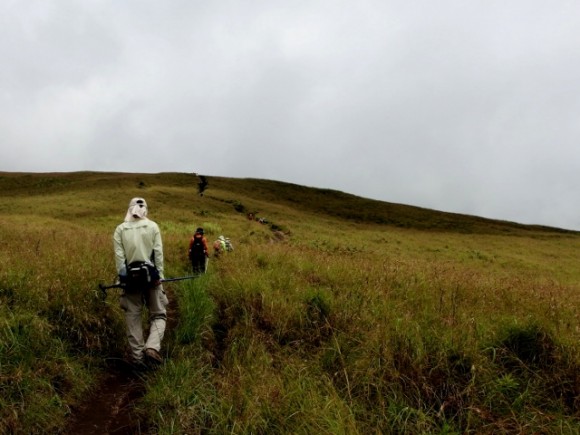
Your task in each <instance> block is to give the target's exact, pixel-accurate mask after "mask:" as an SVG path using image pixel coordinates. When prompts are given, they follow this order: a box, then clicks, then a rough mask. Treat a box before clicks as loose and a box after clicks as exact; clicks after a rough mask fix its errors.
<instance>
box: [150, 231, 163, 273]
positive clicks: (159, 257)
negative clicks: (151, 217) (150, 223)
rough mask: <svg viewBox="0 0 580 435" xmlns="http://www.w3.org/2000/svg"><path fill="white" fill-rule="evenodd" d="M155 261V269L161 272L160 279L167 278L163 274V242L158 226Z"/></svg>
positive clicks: (154, 248) (154, 244)
mask: <svg viewBox="0 0 580 435" xmlns="http://www.w3.org/2000/svg"><path fill="white" fill-rule="evenodd" d="M153 259H154V262H155V267H156V268H157V270H158V271H159V277H160V278H161V279H164V278H165V275H164V274H163V242H162V241H161V232H160V231H159V227H157V226H156V228H155V234H154V237H153Z"/></svg>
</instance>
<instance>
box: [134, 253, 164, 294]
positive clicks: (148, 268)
mask: <svg viewBox="0 0 580 435" xmlns="http://www.w3.org/2000/svg"><path fill="white" fill-rule="evenodd" d="M126 280H127V281H126V284H127V290H128V291H132V292H134V291H147V290H149V289H151V288H153V287H155V286H156V285H157V284H158V282H159V271H158V270H157V268H156V267H155V266H154V265H153V264H151V263H148V262H145V261H134V262H133V263H131V264H129V265H128V266H127V277H126Z"/></svg>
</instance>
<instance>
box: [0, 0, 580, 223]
mask: <svg viewBox="0 0 580 435" xmlns="http://www.w3.org/2000/svg"><path fill="white" fill-rule="evenodd" d="M579 23H580V2H578V1H577V0H569V1H566V0H552V1H549V2H548V1H545V0H510V1H503V0H502V1H499V0H438V1H432V0H417V1H412V0H356V1H355V0H351V1H346V0H286V1H281V0H261V1H258V0H246V1H233V0H221V1H207V0H203V1H200V0H167V1H152V0H138V1H137V0H124V1H113V0H82V1H81V0H31V1H26V2H22V1H18V0H0V57H1V59H2V67H1V68H0V171H10V172H16V171H18V172H49V171H50V172H52V171H59V172H69V171H79V170H95V171H120V172H164V171H176V172H199V173H202V174H206V175H219V176H228V177H253V178H266V179H273V180H280V181H288V182H292V183H297V184H302V185H306V186H314V187H322V188H331V189H336V190H341V191H345V192H349V193H353V194H356V195H360V196H364V197H367V198H375V199H380V200H384V201H389V202H397V203H403V204H410V205H417V206H422V207H428V208H432V209H437V210H443V211H450V212H458V213H467V214H473V215H478V216H484V217H490V218H497V219H505V220H510V221H515V222H521V223H534V224H544V225H550V226H556V227H562V228H569V229H577V230H580V144H579V143H578V142H579V139H580V25H579Z"/></svg>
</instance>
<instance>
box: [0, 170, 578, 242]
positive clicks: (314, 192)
mask: <svg viewBox="0 0 580 435" xmlns="http://www.w3.org/2000/svg"><path fill="white" fill-rule="evenodd" d="M208 179H209V187H208V188H207V190H206V193H205V195H206V197H207V198H210V199H218V200H221V201H224V202H227V201H229V202H230V203H232V204H233V203H240V201H241V200H246V201H249V202H250V203H251V204H252V205H253V206H254V208H260V209H261V212H262V213H269V211H268V205H270V204H276V205H278V206H285V207H288V208H290V209H297V210H299V211H300V212H301V213H313V214H316V215H320V216H328V217H330V218H338V219H343V220H349V221H352V222H355V223H368V224H381V225H391V226H395V227H400V228H414V229H420V230H430V231H445V232H458V233H480V234H522V233H530V232H545V233H574V231H570V230H564V229H559V228H553V227H546V226H540V225H523V224H518V223H514V222H508V221H501V220H494V219H486V218H481V217H477V216H471V215H464V214H457V213H447V212H441V211H437V210H430V209H425V208H420V207H415V206H411V205H403V204H395V203H389V202H384V201H377V200H372V199H366V198H362V197H358V196H355V195H351V194H347V193H343V192H340V191H336V190H328V189H319V188H313V187H305V186H300V185H296V184H291V183H285V182H280V181H271V180H261V179H252V178H246V179H236V178H227V177H208ZM198 181H199V180H198V178H197V176H196V175H195V174H183V173H159V174H127V173H99V172H76V173H40V174H20V173H2V172H0V192H2V193H0V195H1V196H4V197H15V196H22V195H28V196H30V195H55V194H58V193H59V192H68V193H70V192H78V193H79V194H80V193H82V194H84V195H85V196H86V194H87V193H88V192H91V191H92V190H98V191H106V190H111V189H113V190H116V191H118V190H119V189H121V188H123V187H124V188H126V189H127V190H133V191H136V192H139V191H143V192H144V191H146V190H144V189H147V187H151V186H160V185H161V186H166V187H169V188H186V189H188V190H189V191H190V193H193V192H194V191H195V189H196V187H197V183H198ZM152 193H153V198H159V200H160V202H161V203H165V202H166V201H165V200H164V199H163V196H164V194H165V195H167V196H169V197H170V196H171V193H170V192H169V191H159V192H152ZM123 199H124V198H123ZM179 201H181V202H183V198H182V197H180V198H179ZM254 204H255V205H254ZM183 205H184V206H186V205H187V204H186V203H183ZM245 208H246V207H244V210H245ZM248 211H254V210H251V209H250V208H248Z"/></svg>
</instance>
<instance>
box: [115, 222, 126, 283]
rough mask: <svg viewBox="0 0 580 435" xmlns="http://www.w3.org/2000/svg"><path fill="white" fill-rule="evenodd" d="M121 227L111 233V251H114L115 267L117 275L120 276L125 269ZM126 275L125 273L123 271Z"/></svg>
mask: <svg viewBox="0 0 580 435" xmlns="http://www.w3.org/2000/svg"><path fill="white" fill-rule="evenodd" d="M121 233H122V230H121V226H120V225H119V226H118V227H117V228H116V229H115V232H114V233H113V249H114V251H115V267H116V268H117V274H119V275H120V274H121V270H123V269H125V259H126V257H125V248H124V247H123V239H122V238H121ZM125 273H126V271H125Z"/></svg>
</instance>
